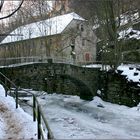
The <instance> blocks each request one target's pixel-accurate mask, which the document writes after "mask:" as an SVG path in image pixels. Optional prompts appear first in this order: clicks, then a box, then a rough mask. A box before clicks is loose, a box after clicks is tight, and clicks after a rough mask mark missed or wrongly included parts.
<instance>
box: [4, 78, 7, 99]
mask: <svg viewBox="0 0 140 140" xmlns="http://www.w3.org/2000/svg"><path fill="white" fill-rule="evenodd" d="M4 82H5V83H4V84H5V97H7V91H8V90H7V80H6V78H5V81H4Z"/></svg>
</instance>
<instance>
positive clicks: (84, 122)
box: [24, 94, 140, 139]
mask: <svg viewBox="0 0 140 140" xmlns="http://www.w3.org/2000/svg"><path fill="white" fill-rule="evenodd" d="M38 100H39V102H40V104H41V106H42V109H43V111H44V113H45V116H46V118H47V119H48V122H49V125H50V127H51V129H52V132H53V134H54V136H55V138H57V139H140V111H139V110H138V107H134V108H129V107H126V106H120V105H115V104H111V103H107V102H104V101H102V100H101V99H100V98H98V97H95V98H94V100H93V101H90V102H89V101H84V100H81V99H79V97H77V96H69V95H61V94H47V95H42V96H40V97H38ZM28 103H30V104H32V101H28ZM24 109H25V110H26V111H27V112H30V113H31V108H27V107H25V106H24Z"/></svg>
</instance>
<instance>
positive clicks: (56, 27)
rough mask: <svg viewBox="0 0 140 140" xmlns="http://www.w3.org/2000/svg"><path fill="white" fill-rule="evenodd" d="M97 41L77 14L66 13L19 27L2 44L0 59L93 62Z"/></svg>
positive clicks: (0, 46)
mask: <svg viewBox="0 0 140 140" xmlns="http://www.w3.org/2000/svg"><path fill="white" fill-rule="evenodd" d="M96 41H97V38H96V36H95V34H94V32H93V31H92V26H91V25H89V24H88V22H87V21H86V20H85V19H83V18H82V17H80V16H79V15H77V14H76V13H68V14H65V15H61V16H57V17H53V18H50V19H47V20H43V21H39V22H35V23H31V24H27V25H25V26H20V27H18V28H17V29H15V30H14V31H13V32H11V33H10V34H9V35H8V36H7V37H6V38H5V39H4V40H3V41H2V42H1V44H0V58H12V57H41V58H46V57H52V58H56V59H58V58H63V59H72V60H75V61H76V62H83V61H95V60H96Z"/></svg>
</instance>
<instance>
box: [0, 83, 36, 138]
mask: <svg viewBox="0 0 140 140" xmlns="http://www.w3.org/2000/svg"><path fill="white" fill-rule="evenodd" d="M4 93H5V91H4V89H3V87H2V86H1V85H0V139H13V140H15V139H36V138H37V136H36V132H37V130H36V128H37V127H36V122H33V119H32V117H31V116H30V115H28V114H27V113H25V112H24V111H23V109H21V108H20V107H19V108H18V109H16V108H15V101H14V99H13V98H12V97H9V96H8V97H5V96H4Z"/></svg>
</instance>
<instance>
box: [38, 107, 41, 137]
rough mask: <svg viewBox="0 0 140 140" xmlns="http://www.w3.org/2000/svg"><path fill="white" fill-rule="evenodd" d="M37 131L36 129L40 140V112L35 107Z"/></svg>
mask: <svg viewBox="0 0 140 140" xmlns="http://www.w3.org/2000/svg"><path fill="white" fill-rule="evenodd" d="M37 120H38V123H37V129H38V139H39V140H40V139H41V130H40V125H41V115H40V110H39V106H37Z"/></svg>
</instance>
